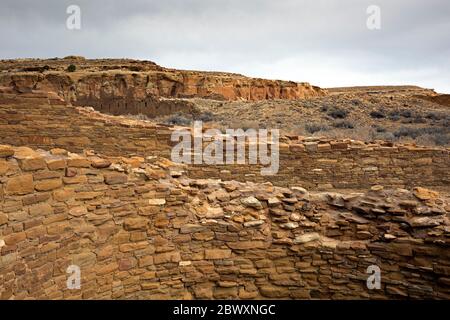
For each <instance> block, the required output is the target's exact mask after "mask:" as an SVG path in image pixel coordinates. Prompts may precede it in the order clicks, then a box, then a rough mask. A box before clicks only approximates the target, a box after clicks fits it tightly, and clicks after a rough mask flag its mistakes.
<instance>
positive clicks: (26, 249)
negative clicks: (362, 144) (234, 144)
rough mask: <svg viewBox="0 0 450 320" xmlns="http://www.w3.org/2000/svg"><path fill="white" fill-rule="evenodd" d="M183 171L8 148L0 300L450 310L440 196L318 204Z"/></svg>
mask: <svg viewBox="0 0 450 320" xmlns="http://www.w3.org/2000/svg"><path fill="white" fill-rule="evenodd" d="M183 171H184V167H182V166H181V167H180V166H177V165H175V164H174V163H171V162H170V161H168V160H166V159H163V158H158V157H149V158H143V157H132V158H123V157H114V158H110V157H103V156H101V155H99V154H96V153H95V152H93V151H89V152H86V153H84V154H73V153H70V152H67V151H66V150H63V149H52V150H49V151H44V150H34V149H30V148H27V147H23V146H22V147H11V146H6V145H2V146H0V252H1V253H0V297H1V298H2V299H25V298H39V299H62V298H67V299H68V298H72V299H74V298H75V299H81V298H83V299H107V298H115V299H119V298H120V299H131V298H139V299H170V298H172V299H173V298H179V299H212V298H215V299H229V298H239V299H255V298H278V299H280V298H282V299H289V298H291V299H310V298H316V299H317V298H319V299H342V298H360V299H366V298H372V299H386V298H391V299H392V298H394V299H398V298H400V299H403V298H410V299H419V298H420V299H423V298H428V299H449V298H450V296H449V291H448V288H449V284H450V277H449V275H450V256H449V252H450V251H449V250H448V248H449V244H450V243H449V235H450V233H449V231H450V229H449V220H448V214H449V213H450V206H449V203H448V200H447V199H446V198H445V197H442V196H440V195H439V193H437V192H434V191H432V190H427V189H424V188H418V189H414V190H412V191H408V190H404V189H390V188H383V187H381V186H375V187H373V188H372V189H371V190H369V191H368V192H365V193H344V194H341V193H329V192H325V193H317V192H308V191H307V190H305V189H304V188H301V187H291V188H280V187H275V186H273V185H272V184H270V183H265V184H253V183H239V182H236V181H221V180H205V179H200V180H198V179H189V178H188V177H186V176H185V174H184V172H183ZM69 266H72V267H71V268H73V266H77V267H79V268H80V272H81V273H80V275H81V286H80V288H79V289H76V288H75V289H73V288H72V289H70V288H69V287H68V286H67V280H68V277H69V276H71V273H70V271H69V273H67V270H68V268H69ZM371 266H372V267H373V266H376V267H378V268H379V270H380V272H381V283H380V286H379V288H378V289H373V288H372V289H370V288H369V287H368V285H367V280H368V277H369V276H370V275H371V273H370V272H369V273H368V270H370V269H369V267H371ZM69 270H72V269H69Z"/></svg>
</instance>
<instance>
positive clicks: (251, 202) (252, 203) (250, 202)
mask: <svg viewBox="0 0 450 320" xmlns="http://www.w3.org/2000/svg"><path fill="white" fill-rule="evenodd" d="M241 202H242V204H243V205H245V206H247V207H251V208H255V209H260V208H262V205H261V202H259V200H258V199H256V198H255V197H247V198H243V199H241Z"/></svg>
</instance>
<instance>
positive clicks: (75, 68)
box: [67, 64, 77, 72]
mask: <svg viewBox="0 0 450 320" xmlns="http://www.w3.org/2000/svg"><path fill="white" fill-rule="evenodd" d="M75 70H77V67H76V66H75V65H74V64H71V65H69V66H68V67H67V71H68V72H74V71H75Z"/></svg>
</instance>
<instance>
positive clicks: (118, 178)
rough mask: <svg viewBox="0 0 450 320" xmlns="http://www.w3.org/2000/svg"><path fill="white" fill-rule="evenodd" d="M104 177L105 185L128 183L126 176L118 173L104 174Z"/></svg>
mask: <svg viewBox="0 0 450 320" xmlns="http://www.w3.org/2000/svg"><path fill="white" fill-rule="evenodd" d="M104 177H105V183H106V184H110V185H111V184H122V183H126V182H127V181H128V177H127V175H126V174H124V173H119V172H110V173H105V175H104Z"/></svg>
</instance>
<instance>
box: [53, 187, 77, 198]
mask: <svg viewBox="0 0 450 320" xmlns="http://www.w3.org/2000/svg"><path fill="white" fill-rule="evenodd" d="M74 195H75V191H74V190H73V189H70V188H64V189H61V190H55V191H53V198H54V199H55V200H56V201H66V200H69V199H70V198H73V197H74Z"/></svg>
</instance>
